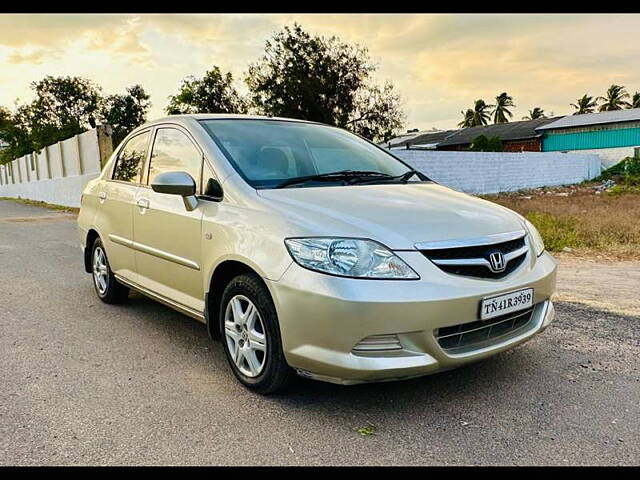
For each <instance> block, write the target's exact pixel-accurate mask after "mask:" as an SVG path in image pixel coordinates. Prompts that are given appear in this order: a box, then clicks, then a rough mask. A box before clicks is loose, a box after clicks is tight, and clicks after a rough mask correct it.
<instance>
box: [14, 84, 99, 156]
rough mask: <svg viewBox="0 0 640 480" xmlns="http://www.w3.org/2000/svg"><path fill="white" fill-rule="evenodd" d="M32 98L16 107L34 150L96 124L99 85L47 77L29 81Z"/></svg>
mask: <svg viewBox="0 0 640 480" xmlns="http://www.w3.org/2000/svg"><path fill="white" fill-rule="evenodd" d="M31 88H32V89H33V90H34V92H35V99H34V100H33V102H31V104H29V105H24V106H22V107H20V108H19V112H18V116H19V117H20V119H21V122H22V123H23V124H24V125H25V126H26V128H27V129H28V131H29V136H30V138H31V142H32V144H33V148H34V149H35V150H39V149H40V148H42V147H44V146H45V145H50V144H52V143H55V142H58V141H60V140H64V139H66V138H69V137H72V136H74V135H77V134H79V133H82V132H85V131H86V130H87V129H88V128H92V127H95V126H96V116H97V114H98V109H99V108H100V102H101V100H102V99H101V95H100V87H98V86H96V85H95V84H94V83H93V82H91V81H90V80H87V79H84V78H81V77H52V76H46V77H45V78H44V79H42V80H40V81H39V82H32V83H31Z"/></svg>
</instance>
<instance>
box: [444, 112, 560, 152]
mask: <svg viewBox="0 0 640 480" xmlns="http://www.w3.org/2000/svg"><path fill="white" fill-rule="evenodd" d="M559 118H561V117H553V118H538V119H536V120H523V121H520V122H508V123H495V124H493V125H485V126H480V127H469V128H463V129H461V130H457V131H455V133H453V134H452V135H450V136H448V137H447V138H446V139H445V140H443V141H442V142H440V143H439V144H438V146H439V147H441V146H445V145H449V146H450V145H466V144H469V143H471V142H472V141H473V139H474V138H476V137H477V136H478V135H485V136H486V137H488V138H491V137H499V138H500V140H502V141H508V140H524V139H527V138H535V137H538V136H540V133H538V132H536V128H538V127H540V126H542V125H545V124H547V123H551V122H555V121H556V120H558V119H559Z"/></svg>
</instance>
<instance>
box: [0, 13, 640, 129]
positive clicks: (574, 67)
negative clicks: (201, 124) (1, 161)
mask: <svg viewBox="0 0 640 480" xmlns="http://www.w3.org/2000/svg"><path fill="white" fill-rule="evenodd" d="M294 21H297V22H299V23H300V24H301V25H302V26H303V28H305V29H307V30H309V31H311V32H313V33H319V34H323V35H334V34H335V35H338V36H339V37H341V38H342V39H343V40H346V41H349V42H355V43H359V44H360V45H363V46H366V47H367V48H368V50H369V53H370V55H371V57H372V59H373V60H374V61H375V63H376V64H377V65H378V67H379V68H378V71H377V72H376V79H377V80H379V81H383V80H387V79H388V80H391V81H392V82H393V83H394V84H395V86H396V87H397V89H398V90H399V92H400V94H401V95H402V98H403V104H404V110H405V111H406V113H407V127H408V128H420V129H428V128H431V127H437V128H452V127H454V126H455V125H456V123H457V122H458V121H459V120H460V118H461V114H460V111H461V110H462V109H463V108H467V107H469V106H471V105H472V102H473V100H474V99H476V98H483V99H485V100H486V101H487V102H488V103H491V100H492V99H493V98H494V97H495V96H496V95H497V94H499V93H500V92H503V91H507V92H508V93H509V94H511V95H512V96H513V97H514V100H515V103H516V106H517V108H516V109H515V112H514V113H515V115H514V119H520V118H521V117H522V116H523V115H525V114H526V113H527V110H528V109H530V108H533V107H535V106H539V107H542V108H544V109H545V111H546V112H548V113H551V112H553V113H554V114H556V115H561V114H567V113H570V112H571V107H570V106H569V103H571V102H574V103H575V99H576V98H578V97H580V96H582V95H583V94H584V93H589V94H590V95H601V94H603V93H604V91H605V90H606V88H607V87H608V86H609V85H610V84H611V83H618V84H622V85H625V86H626V87H627V89H628V90H629V91H630V92H633V91H636V90H638V91H640V41H638V32H640V15H631V14H624V15H602V14H598V15H493V14H491V15H489V14H487V15H460V14H455V15H404V14H403V15H382V14H380V15H324V14H323V15H282V14H278V15H0V105H5V106H12V105H13V104H14V102H15V100H16V99H17V98H19V99H20V101H21V102H23V101H28V100H30V99H31V98H32V96H31V90H30V88H29V83H30V82H32V81H34V80H39V79H41V78H42V77H44V76H45V75H80V76H84V77H88V78H90V79H92V80H94V81H95V82H97V83H98V84H99V85H101V86H102V88H103V90H104V92H105V93H118V92H122V93H124V89H125V88H126V87H127V86H130V85H132V84H135V83H140V84H142V85H143V86H144V88H145V89H146V90H147V92H149V94H150V95H151V101H152V103H153V107H152V111H151V118H153V117H157V116H160V115H162V114H163V109H164V107H165V106H166V103H167V96H168V95H170V94H172V93H175V92H176V91H177V89H178V87H179V85H180V82H181V80H182V79H183V78H184V77H185V76H187V75H195V76H201V75H202V74H204V72H205V71H206V70H207V69H208V68H209V67H210V66H211V65H218V66H219V67H220V68H221V69H222V70H229V71H231V72H232V73H233V74H234V76H235V77H236V78H237V79H238V81H239V82H238V83H239V84H241V80H242V78H243V76H244V72H246V69H247V65H248V64H249V63H251V62H252V61H254V60H255V59H256V58H257V57H258V56H259V55H260V54H261V52H262V50H263V48H264V42H265V40H267V39H268V38H269V37H270V36H271V35H272V34H273V33H274V32H275V31H277V30H279V29H280V28H281V27H282V26H283V25H287V24H289V25H291V24H293V22H294Z"/></svg>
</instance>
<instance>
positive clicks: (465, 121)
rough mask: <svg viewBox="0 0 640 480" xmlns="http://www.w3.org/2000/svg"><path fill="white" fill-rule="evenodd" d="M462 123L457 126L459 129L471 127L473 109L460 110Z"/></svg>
mask: <svg viewBox="0 0 640 480" xmlns="http://www.w3.org/2000/svg"><path fill="white" fill-rule="evenodd" d="M460 113H461V114H462V121H461V122H460V123H459V124H458V126H459V127H461V128H467V127H473V109H471V108H467V110H466V111H465V110H461V111H460Z"/></svg>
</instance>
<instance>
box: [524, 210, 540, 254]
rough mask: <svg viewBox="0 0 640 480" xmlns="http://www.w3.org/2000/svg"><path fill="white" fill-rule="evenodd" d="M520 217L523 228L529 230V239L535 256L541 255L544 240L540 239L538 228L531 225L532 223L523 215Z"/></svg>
mask: <svg viewBox="0 0 640 480" xmlns="http://www.w3.org/2000/svg"><path fill="white" fill-rule="evenodd" d="M522 219H523V220H524V226H525V228H526V229H527V231H528V232H529V240H530V241H531V246H532V247H533V251H534V253H535V254H536V257H539V256H540V255H542V252H544V241H543V240H542V236H541V235H540V232H538V229H537V228H536V227H534V226H533V223H531V222H530V221H529V220H527V219H526V218H524V217H522Z"/></svg>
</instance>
